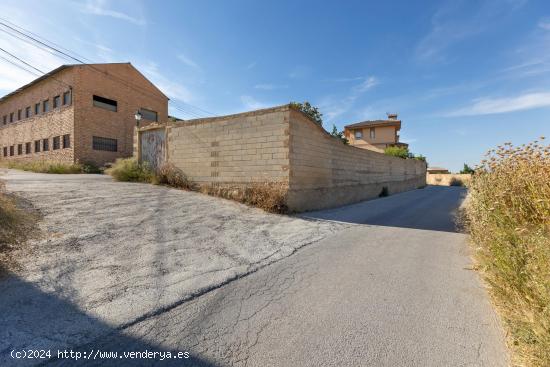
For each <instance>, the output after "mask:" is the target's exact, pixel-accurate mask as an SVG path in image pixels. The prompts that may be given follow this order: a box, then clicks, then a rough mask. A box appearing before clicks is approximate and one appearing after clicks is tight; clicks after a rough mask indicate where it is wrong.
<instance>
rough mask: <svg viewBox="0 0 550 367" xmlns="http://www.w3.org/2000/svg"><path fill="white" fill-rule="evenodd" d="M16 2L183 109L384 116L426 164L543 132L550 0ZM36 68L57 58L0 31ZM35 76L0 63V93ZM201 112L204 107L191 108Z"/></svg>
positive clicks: (47, 28)
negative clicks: (303, 109) (292, 104)
mask: <svg viewBox="0 0 550 367" xmlns="http://www.w3.org/2000/svg"><path fill="white" fill-rule="evenodd" d="M421 3H422V4H420V2H416V1H376V2H375V1H333V2H330V1H300V0H294V1H282V0H278V1H271V2H267V1H239V0H235V1H221V0H220V1H206V0H205V1H137V0H131V1H123V0H118V1H108V0H103V1H101V0H99V1H97V0H95V1H94V0H90V1H26V0H2V3H1V4H0V14H1V15H0V17H3V18H5V19H7V20H9V21H11V22H13V23H15V24H18V25H20V26H22V27H24V28H26V29H29V30H31V31H33V32H35V33H37V34H39V35H41V36H43V37H45V38H47V39H48V40H50V41H53V42H56V43H57V44H59V45H62V46H64V47H65V48H67V49H69V50H71V51H74V52H77V53H78V54H80V55H83V56H85V57H86V58H88V59H90V60H92V61H95V62H126V61H130V62H132V63H133V64H134V65H135V66H136V67H137V68H138V69H140V70H141V71H142V72H143V73H144V74H145V75H146V76H148V77H149V78H150V79H151V80H152V81H153V82H154V83H156V84H157V85H158V86H159V87H160V88H161V89H162V90H163V91H164V92H165V93H166V94H167V95H168V96H169V97H170V98H171V99H172V100H173V101H174V102H175V104H177V105H178V106H180V107H181V108H183V109H184V110H185V111H188V114H185V113H182V112H181V111H178V110H175V109H173V108H172V109H171V111H170V112H171V113H172V114H174V115H176V116H179V117H182V118H192V117H193V116H196V115H202V116H204V115H205V113H204V112H203V111H202V110H205V111H209V112H211V113H214V114H217V115H223V114H228V113H234V112H240V111H246V110H250V109H256V108H262V107H268V106H273V105H279V104H284V103H288V102H289V101H304V100H308V101H310V102H311V103H312V104H314V105H316V106H318V107H319V108H320V110H321V112H322V113H323V114H324V120H325V128H327V129H331V128H332V124H333V123H334V124H336V126H338V127H339V128H342V127H343V126H344V125H346V124H348V123H352V122H358V121H362V120H365V119H377V118H383V117H385V113H386V112H397V113H399V116H400V118H401V119H402V120H403V126H402V130H401V136H402V140H403V141H405V142H408V143H409V144H410V147H411V150H412V151H413V152H415V153H420V154H423V155H425V156H427V157H428V161H429V162H430V164H431V165H434V166H445V167H448V168H450V169H452V170H458V169H460V168H461V166H462V163H463V162H467V163H469V164H472V165H473V164H475V163H477V162H478V161H479V160H480V159H481V158H482V155H483V153H484V152H485V151H486V150H487V149H490V148H492V147H494V146H496V145H497V144H501V143H503V142H506V141H511V142H513V143H515V144H521V143H525V142H528V141H531V140H534V139H536V138H538V137H539V136H541V135H545V136H550V119H549V118H548V115H549V112H550V2H548V1H547V0H546V1H545V0H539V1H535V0H472V1H461V0H453V1H427V0H426V1H422V2H421ZM0 47H2V48H5V49H6V50H9V51H11V52H13V53H15V54H17V55H18V56H20V57H21V58H23V59H24V60H25V61H27V62H30V63H32V64H33V65H35V66H37V67H38V68H40V69H41V70H49V69H52V68H54V67H56V66H58V65H60V64H62V63H67V62H66V61H64V60H62V59H59V58H57V57H56V56H55V55H53V54H50V53H48V52H45V51H42V50H38V49H36V48H34V47H33V46H31V45H27V44H23V43H22V42H19V41H17V40H16V39H14V38H12V37H11V36H9V35H7V34H6V33H3V32H0ZM33 78H35V77H34V76H32V75H30V74H28V73H26V72H24V71H21V70H19V69H17V68H15V67H13V66H11V65H10V64H7V63H5V62H4V61H3V60H0V93H1V94H5V93H7V92H9V91H11V90H13V89H15V88H17V87H18V86H20V85H22V84H24V83H26V82H28V81H30V80H32V79H33ZM197 107H198V108H200V109H201V110H198V109H197Z"/></svg>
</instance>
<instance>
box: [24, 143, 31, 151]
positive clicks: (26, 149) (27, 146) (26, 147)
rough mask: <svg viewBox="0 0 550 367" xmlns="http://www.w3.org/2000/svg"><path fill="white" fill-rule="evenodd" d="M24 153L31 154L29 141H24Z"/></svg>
mask: <svg viewBox="0 0 550 367" xmlns="http://www.w3.org/2000/svg"><path fill="white" fill-rule="evenodd" d="M25 154H31V143H30V142H29V143H25Z"/></svg>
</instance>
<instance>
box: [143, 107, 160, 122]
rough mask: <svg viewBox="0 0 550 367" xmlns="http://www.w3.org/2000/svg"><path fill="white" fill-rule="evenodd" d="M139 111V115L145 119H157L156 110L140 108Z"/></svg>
mask: <svg viewBox="0 0 550 367" xmlns="http://www.w3.org/2000/svg"><path fill="white" fill-rule="evenodd" d="M139 112H141V117H143V118H144V119H145V120H149V121H155V122H157V121H158V114H157V112H156V111H152V110H148V109H146V108H140V109H139Z"/></svg>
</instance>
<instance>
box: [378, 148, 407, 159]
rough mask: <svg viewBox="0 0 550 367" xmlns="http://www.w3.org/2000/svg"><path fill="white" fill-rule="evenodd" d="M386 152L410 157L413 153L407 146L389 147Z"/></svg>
mask: <svg viewBox="0 0 550 367" xmlns="http://www.w3.org/2000/svg"><path fill="white" fill-rule="evenodd" d="M384 154H386V155H391V156H392V157H399V158H410V157H411V154H410V153H409V149H408V148H407V147H387V148H386V149H384Z"/></svg>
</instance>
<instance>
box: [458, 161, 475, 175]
mask: <svg viewBox="0 0 550 367" xmlns="http://www.w3.org/2000/svg"><path fill="white" fill-rule="evenodd" d="M474 172H475V171H474V169H473V168H472V167H470V166H468V165H467V164H466V163H464V167H463V168H462V170H460V173H462V174H472V173H474Z"/></svg>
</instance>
